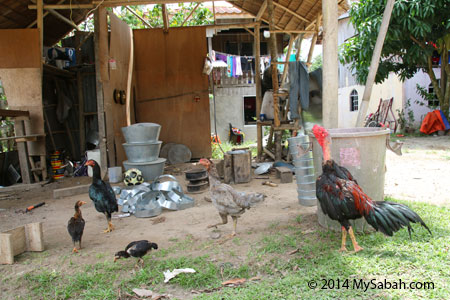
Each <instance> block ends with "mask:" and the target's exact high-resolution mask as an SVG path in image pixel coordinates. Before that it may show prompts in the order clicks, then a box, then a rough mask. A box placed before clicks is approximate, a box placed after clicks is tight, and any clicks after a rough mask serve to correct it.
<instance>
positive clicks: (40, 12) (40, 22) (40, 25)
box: [36, 0, 44, 69]
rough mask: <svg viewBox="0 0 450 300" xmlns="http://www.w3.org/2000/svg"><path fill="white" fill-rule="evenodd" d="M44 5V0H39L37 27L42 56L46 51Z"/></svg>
mask: <svg viewBox="0 0 450 300" xmlns="http://www.w3.org/2000/svg"><path fill="white" fill-rule="evenodd" d="M43 6H44V0H37V6H36V8H37V17H36V22H37V28H38V29H39V45H40V49H39V55H40V56H42V54H43V52H44V10H43ZM41 69H42V67H41Z"/></svg>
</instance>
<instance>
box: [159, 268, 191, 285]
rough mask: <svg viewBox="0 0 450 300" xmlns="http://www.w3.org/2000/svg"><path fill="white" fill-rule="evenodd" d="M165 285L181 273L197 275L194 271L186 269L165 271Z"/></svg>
mask: <svg viewBox="0 0 450 300" xmlns="http://www.w3.org/2000/svg"><path fill="white" fill-rule="evenodd" d="M163 273H164V283H167V282H169V280H170V279H172V278H174V277H175V276H177V275H178V274H181V273H195V270H194V269H191V268H186V269H174V270H173V271H170V270H167V271H164V272H163Z"/></svg>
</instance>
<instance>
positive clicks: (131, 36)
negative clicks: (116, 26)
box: [125, 30, 134, 126]
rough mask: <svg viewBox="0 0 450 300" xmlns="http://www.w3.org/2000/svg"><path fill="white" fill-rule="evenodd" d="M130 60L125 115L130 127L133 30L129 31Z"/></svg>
mask: <svg viewBox="0 0 450 300" xmlns="http://www.w3.org/2000/svg"><path fill="white" fill-rule="evenodd" d="M130 40H131V41H130V59H129V61H128V77H127V98H126V107H125V113H126V117H127V126H130V125H131V83H132V81H133V66H134V65H133V64H134V43H133V30H130Z"/></svg>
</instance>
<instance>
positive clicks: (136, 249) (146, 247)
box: [114, 240, 158, 264]
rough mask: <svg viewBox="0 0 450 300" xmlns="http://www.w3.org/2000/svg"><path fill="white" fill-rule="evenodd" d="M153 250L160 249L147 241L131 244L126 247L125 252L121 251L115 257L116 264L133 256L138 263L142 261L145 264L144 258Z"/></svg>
mask: <svg viewBox="0 0 450 300" xmlns="http://www.w3.org/2000/svg"><path fill="white" fill-rule="evenodd" d="M151 249H155V250H156V249H158V245H157V244H156V243H151V242H149V241H147V240H142V241H134V242H131V243H129V244H128V246H126V248H125V251H119V252H117V253H116V254H115V255H114V262H116V260H118V259H120V258H122V257H123V258H129V257H130V256H133V257H137V258H138V262H139V261H141V262H142V264H144V260H143V259H142V256H144V255H145V254H147V252H149V251H150V250H151Z"/></svg>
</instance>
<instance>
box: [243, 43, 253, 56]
mask: <svg viewBox="0 0 450 300" xmlns="http://www.w3.org/2000/svg"><path fill="white" fill-rule="evenodd" d="M240 55H243V56H253V43H242V44H241V53H240Z"/></svg>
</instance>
